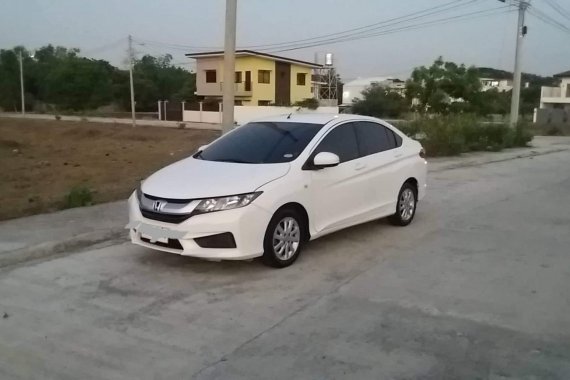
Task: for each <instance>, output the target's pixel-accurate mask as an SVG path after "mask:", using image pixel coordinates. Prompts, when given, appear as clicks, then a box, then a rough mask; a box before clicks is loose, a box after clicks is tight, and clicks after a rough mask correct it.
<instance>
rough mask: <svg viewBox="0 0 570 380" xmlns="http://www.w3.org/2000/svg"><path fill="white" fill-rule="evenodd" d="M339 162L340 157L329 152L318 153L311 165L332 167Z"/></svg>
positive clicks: (316, 167) (318, 167)
mask: <svg viewBox="0 0 570 380" xmlns="http://www.w3.org/2000/svg"><path fill="white" fill-rule="evenodd" d="M338 164H340V158H339V157H338V156H337V155H336V154H334V153H330V152H321V153H318V154H317V155H316V156H315V158H313V167H314V168H315V169H324V168H332V167H333V166H337V165H338Z"/></svg>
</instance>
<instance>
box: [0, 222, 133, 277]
mask: <svg viewBox="0 0 570 380" xmlns="http://www.w3.org/2000/svg"><path fill="white" fill-rule="evenodd" d="M126 236H127V235H126V232H125V229H124V227H120V228H118V227H117V228H110V229H106V230H98V231H92V232H87V233H83V234H79V235H75V236H73V237H72V238H69V239H65V240H59V241H49V242H44V243H41V244H37V245H34V246H30V247H25V248H21V249H17V250H14V251H10V252H5V253H2V254H0V268H4V267H8V266H12V265H17V264H22V263H24V262H27V261H32V260H38V259H46V258H51V257H54V256H64V255H66V254H72V253H73V252H74V251H77V250H80V249H83V248H87V247H91V246H93V245H95V244H98V243H102V242H104V241H108V240H114V239H119V238H121V237H124V238H125V239H126Z"/></svg>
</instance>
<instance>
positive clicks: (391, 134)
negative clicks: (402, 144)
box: [383, 127, 398, 149]
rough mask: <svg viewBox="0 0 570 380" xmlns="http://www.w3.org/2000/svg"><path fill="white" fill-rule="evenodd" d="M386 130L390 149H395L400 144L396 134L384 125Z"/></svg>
mask: <svg viewBox="0 0 570 380" xmlns="http://www.w3.org/2000/svg"><path fill="white" fill-rule="evenodd" d="M383 128H384V129H385V130H386V135H387V136H388V145H389V146H390V149H394V148H396V147H397V146H398V144H397V143H396V135H395V134H394V132H392V131H391V130H390V129H388V128H386V127H383Z"/></svg>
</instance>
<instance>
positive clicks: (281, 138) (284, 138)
mask: <svg viewBox="0 0 570 380" xmlns="http://www.w3.org/2000/svg"><path fill="white" fill-rule="evenodd" d="M322 127H323V124H311V123H297V122H253V123H248V124H245V125H243V126H241V127H238V128H237V129H236V130H234V131H232V132H231V133H228V134H227V135H225V136H224V137H222V138H220V139H219V140H216V141H215V142H213V143H212V144H210V145H209V146H208V147H207V148H206V149H204V150H203V151H202V152H200V153H198V154H196V155H195V156H194V157H195V158H199V159H203V160H207V161H220V162H236V163H245V164H271V163H280V162H290V161H293V160H294V159H296V158H297V157H298V156H299V155H300V154H301V152H303V150H304V149H305V148H306V147H307V144H309V142H310V141H311V140H312V139H313V137H315V135H316V134H317V132H318V131H319V130H320V129H321V128H322Z"/></svg>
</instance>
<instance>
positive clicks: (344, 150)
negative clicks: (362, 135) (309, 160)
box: [313, 123, 358, 163]
mask: <svg viewBox="0 0 570 380" xmlns="http://www.w3.org/2000/svg"><path fill="white" fill-rule="evenodd" d="M321 152H330V153H334V154H336V155H337V156H338V157H339V158H340V162H341V163H342V162H346V161H350V160H354V159H355V158H358V144H357V142H356V134H355V131H354V123H345V124H341V125H339V126H338V127H335V128H334V129H333V130H332V131H330V132H329V133H328V134H327V135H326V136H325V138H324V139H323V140H322V141H321V142H320V143H319V146H317V149H315V151H314V153H313V157H314V156H315V155H316V154H318V153H321Z"/></svg>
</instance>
